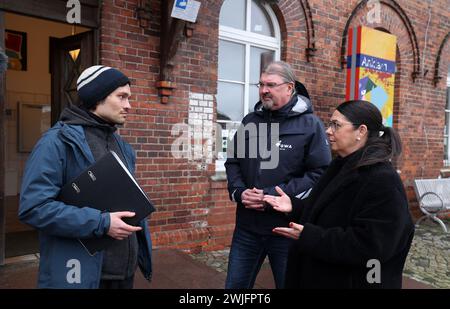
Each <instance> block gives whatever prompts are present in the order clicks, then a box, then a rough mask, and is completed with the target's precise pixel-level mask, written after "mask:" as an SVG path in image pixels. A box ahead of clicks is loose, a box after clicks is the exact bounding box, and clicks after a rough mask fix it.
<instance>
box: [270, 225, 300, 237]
mask: <svg viewBox="0 0 450 309" xmlns="http://www.w3.org/2000/svg"><path fill="white" fill-rule="evenodd" d="M302 231H303V225H301V224H297V223H294V222H290V223H289V227H276V228H274V229H273V230H272V232H274V233H275V234H278V235H281V236H284V237H287V238H292V239H296V240H297V239H299V238H300V234H301V233H302Z"/></svg>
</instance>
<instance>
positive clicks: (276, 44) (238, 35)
mask: <svg viewBox="0 0 450 309" xmlns="http://www.w3.org/2000/svg"><path fill="white" fill-rule="evenodd" d="M245 1H247V3H246V26H245V29H246V30H240V29H236V28H232V27H228V26H222V25H219V40H223V41H228V42H233V43H239V44H242V45H244V46H245V71H244V81H243V82H241V81H233V80H226V79H220V78H218V79H217V81H218V82H228V83H235V84H240V85H244V116H245V115H247V114H248V113H249V105H250V104H255V103H256V102H249V101H250V48H251V47H259V48H263V49H268V50H271V51H274V53H275V60H279V59H280V48H281V30H280V25H279V24H278V20H277V17H276V15H275V13H274V12H273V10H272V8H271V7H270V6H269V5H268V4H267V3H264V4H260V5H261V6H262V7H263V9H264V10H265V11H266V13H267V14H268V16H269V18H270V21H271V23H272V26H273V31H274V33H273V34H274V37H270V36H266V35H261V34H258V33H254V32H252V31H251V29H250V28H251V5H252V0H245ZM219 61H220V59H219ZM217 122H218V123H225V124H229V123H231V124H236V125H237V124H239V123H240V122H236V121H231V120H218V121H217ZM228 134H229V135H231V136H232V135H233V134H234V130H231V131H230V132H228ZM224 163H225V160H221V159H217V160H216V171H217V172H219V171H225V166H224Z"/></svg>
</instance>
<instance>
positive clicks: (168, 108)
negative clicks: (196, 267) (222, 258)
mask: <svg viewBox="0 0 450 309" xmlns="http://www.w3.org/2000/svg"><path fill="white" fill-rule="evenodd" d="M137 2H138V1H137V0H128V1H124V0H105V1H103V7H102V11H101V29H100V61H101V63H102V64H105V65H111V66H115V67H118V68H120V69H121V70H123V71H124V72H125V73H126V74H128V75H129V76H130V77H131V79H132V92H133V102H132V105H133V107H134V111H133V115H132V116H131V117H129V120H128V122H127V124H126V126H125V127H124V128H123V129H121V130H120V132H121V134H122V135H123V136H124V137H125V138H126V140H127V141H129V142H130V143H131V144H132V145H133V147H134V148H135V149H136V150H137V157H138V159H137V177H138V179H139V182H140V183H141V184H142V185H143V187H144V189H145V190H146V191H147V192H148V193H149V195H150V197H151V198H152V200H153V201H154V203H155V204H156V206H157V211H156V212H155V213H154V214H153V215H152V218H151V221H150V228H151V231H152V233H153V241H154V246H155V247H177V248H183V249H190V250H194V251H199V250H212V249H218V248H222V247H223V246H226V245H229V243H230V237H231V233H232V230H233V227H234V219H235V217H234V210H235V209H234V207H235V206H234V205H233V203H231V202H230V201H229V199H228V194H227V192H226V181H224V180H217V179H213V178H214V177H213V176H214V174H215V170H214V161H212V162H209V161H208V160H197V161H196V162H195V164H194V163H193V161H192V160H191V161H189V160H188V159H183V158H181V159H177V158H174V156H173V155H172V152H171V149H172V148H171V147H172V144H173V142H174V141H175V140H176V139H177V138H178V137H179V134H176V135H174V136H172V134H171V132H172V128H173V126H174V125H175V124H177V123H188V115H189V111H190V107H189V106H190V99H191V98H192V94H200V96H201V95H205V97H204V98H205V100H206V98H207V96H208V98H210V96H215V94H216V93H217V72H218V68H217V61H218V33H219V13H220V8H221V5H222V2H223V0H211V1H201V2H202V5H201V8H200V12H199V16H198V19H197V23H195V24H194V30H193V35H192V36H191V37H189V38H187V37H185V36H184V37H183V38H182V39H181V42H180V43H179V46H178V51H177V54H176V56H175V57H174V63H175V65H174V68H173V71H172V72H173V74H172V80H173V81H174V82H175V83H176V85H177V87H176V89H174V91H173V94H172V95H171V96H170V97H169V101H168V103H167V104H161V102H160V98H159V96H158V89H157V88H156V83H157V82H158V81H159V76H160V54H159V53H160V33H161V29H160V15H161V8H160V2H159V1H150V3H151V20H150V25H149V27H148V28H147V29H143V28H141V27H140V26H139V22H138V20H137V18H136V13H135V11H136V5H137ZM379 3H380V5H381V11H380V12H381V16H380V17H381V18H380V22H379V23H368V20H367V15H368V13H369V11H370V10H371V7H369V6H368V5H367V1H362V2H361V1H355V0H349V1H331V2H330V1H323V0H295V1H294V0H280V1H278V3H277V4H272V8H273V10H274V11H275V13H276V15H277V18H278V22H279V24H280V28H281V32H282V45H281V47H282V48H281V59H282V60H284V61H287V62H289V63H290V64H292V66H293V68H294V69H295V70H296V73H297V76H298V78H299V80H300V81H302V82H303V83H304V84H305V85H306V86H307V88H308V91H309V93H310V94H311V97H312V101H313V105H314V108H315V110H316V112H317V114H318V115H319V116H320V117H321V118H322V119H323V120H326V119H328V117H329V116H330V114H331V111H332V110H333V108H334V107H335V106H336V105H337V104H338V103H340V102H342V101H343V100H344V96H345V74H346V72H345V70H344V69H342V59H343V58H342V55H343V54H344V55H345V48H344V49H342V44H343V43H345V34H346V29H348V27H354V26H358V25H366V26H369V27H372V28H379V29H383V30H386V31H388V32H390V33H391V34H394V35H396V36H397V38H398V62H397V67H398V73H397V75H396V79H397V81H396V88H397V89H396V98H395V102H394V104H395V108H394V123H395V128H396V129H397V130H398V132H399V133H400V135H401V137H402V140H403V144H404V153H403V157H402V159H401V162H400V163H399V166H398V169H399V170H400V171H401V176H402V179H403V180H404V184H405V187H406V188H407V191H408V196H409V198H410V200H411V210H412V211H413V212H416V211H417V210H416V207H415V205H414V203H415V202H414V200H415V197H414V192H413V190H412V180H413V179H414V178H416V177H421V176H424V177H425V176H426V177H437V176H438V175H439V170H440V169H441V168H442V164H443V163H442V162H443V127H444V107H445V100H446V82H445V79H446V77H447V69H448V66H449V64H450V42H449V41H450V40H448V41H447V42H445V43H444V44H443V42H444V40H445V38H446V36H448V32H449V29H450V24H449V23H450V21H449V20H450V13H449V10H448V1H447V0H435V1H433V2H432V7H431V19H430V23H429V25H428V27H427V23H428V17H429V15H428V2H426V1H418V0H414V1H413V0H397V1H394V0H381V1H379ZM344 46H345V45H344ZM441 46H442V48H441ZM307 48H312V49H313V48H315V49H316V50H315V51H314V50H313V51H312V52H310V53H309V55H310V56H309V57H307V55H308V54H307V51H306V49H307ZM440 50H441V53H439V51H440ZM343 51H344V53H343ZM438 55H440V57H438ZM308 58H309V59H308ZM438 58H439V59H438ZM308 60H309V61H308ZM437 60H439V61H438V64H436V61H437ZM436 68H438V70H439V72H438V73H437V74H435V69H436ZM414 72H416V73H415V74H413V73H414ZM435 75H437V76H440V77H442V79H440V81H439V82H438V83H437V84H436V85H435V83H434V77H435ZM413 77H414V78H413ZM200 100H201V99H200ZM215 108H216V102H215V99H214V106H213V109H214V112H213V113H212V115H215ZM206 109H207V106H206V107H205V110H206ZM213 117H215V116H213ZM205 167H206V168H205Z"/></svg>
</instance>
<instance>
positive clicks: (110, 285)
mask: <svg viewBox="0 0 450 309" xmlns="http://www.w3.org/2000/svg"><path fill="white" fill-rule="evenodd" d="M133 284H134V276H131V277H129V278H126V279H124V280H100V286H99V287H98V288H99V289H132V288H133Z"/></svg>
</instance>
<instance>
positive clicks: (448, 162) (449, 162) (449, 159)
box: [444, 65, 450, 166]
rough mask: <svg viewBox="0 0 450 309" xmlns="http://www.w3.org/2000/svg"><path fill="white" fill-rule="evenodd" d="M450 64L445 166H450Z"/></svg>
mask: <svg viewBox="0 0 450 309" xmlns="http://www.w3.org/2000/svg"><path fill="white" fill-rule="evenodd" d="M449 144H450V65H449V67H448V73H447V103H446V105H445V125H444V166H450V147H449Z"/></svg>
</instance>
